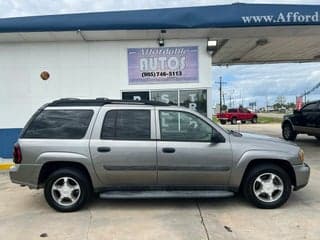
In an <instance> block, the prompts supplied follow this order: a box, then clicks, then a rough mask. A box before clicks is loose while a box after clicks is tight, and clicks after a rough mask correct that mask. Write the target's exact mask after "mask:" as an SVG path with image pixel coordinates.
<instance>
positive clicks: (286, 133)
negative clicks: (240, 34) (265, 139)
mask: <svg viewBox="0 0 320 240" xmlns="http://www.w3.org/2000/svg"><path fill="white" fill-rule="evenodd" d="M282 137H283V138H284V139H285V140H287V141H294V140H296V138H297V133H296V132H295V131H294V130H293V128H292V126H291V124H290V123H285V124H284V125H283V126H282Z"/></svg>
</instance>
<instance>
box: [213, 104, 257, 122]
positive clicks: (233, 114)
mask: <svg viewBox="0 0 320 240" xmlns="http://www.w3.org/2000/svg"><path fill="white" fill-rule="evenodd" d="M217 118H218V119H219V121H220V123H221V124H226V123H227V122H231V124H237V121H238V120H240V121H241V122H242V123H246V121H250V122H252V123H257V122H258V116H257V114H256V113H253V112H251V111H249V110H248V109H246V108H242V107H241V108H230V109H228V111H227V112H225V113H218V114H217Z"/></svg>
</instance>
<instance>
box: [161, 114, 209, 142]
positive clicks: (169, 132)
mask: <svg viewBox="0 0 320 240" xmlns="http://www.w3.org/2000/svg"><path fill="white" fill-rule="evenodd" d="M159 116H160V133H161V140H165V141H197V142H198V141H200V142H209V141H210V140H211V136H212V133H213V131H215V130H214V129H213V128H212V127H211V126H210V125H209V124H208V123H206V122H205V121H203V120H202V119H200V118H199V117H197V116H195V115H193V114H191V113H188V112H180V111H160V113H159Z"/></svg>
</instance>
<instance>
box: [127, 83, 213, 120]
mask: <svg viewBox="0 0 320 240" xmlns="http://www.w3.org/2000/svg"><path fill="white" fill-rule="evenodd" d="M149 96H150V98H149ZM122 99H123V100H136V101H143V100H149V99H150V100H152V101H159V102H164V103H168V104H170V105H176V106H184V107H187V108H190V109H192V110H195V111H197V112H199V113H201V114H202V115H204V116H207V90H206V89H194V90H183V89H180V90H152V91H139V92H138V91H137V92H129V91H128V92H122Z"/></svg>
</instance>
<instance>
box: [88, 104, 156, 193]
mask: <svg viewBox="0 0 320 240" xmlns="http://www.w3.org/2000/svg"><path fill="white" fill-rule="evenodd" d="M153 113H154V111H153V108H152V107H148V106H145V107H142V109H134V106H133V107H127V108H126V107H124V106H123V107H122V106H119V107H117V109H116V110H115V109H108V108H106V107H105V108H102V110H101V111H100V113H99V116H98V119H97V121H96V126H101V127H100V128H99V127H98V128H95V131H94V132H93V137H92V140H91V141H90V152H91V155H92V160H93V164H94V167H95V170H96V172H97V175H98V177H99V178H100V180H101V181H102V182H103V183H104V184H105V185H106V187H107V186H117V187H119V186H145V185H146V186H150V185H155V184H156V180H157V172H156V141H155V136H154V132H155V120H154V114H153Z"/></svg>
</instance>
